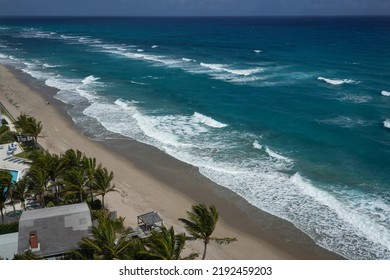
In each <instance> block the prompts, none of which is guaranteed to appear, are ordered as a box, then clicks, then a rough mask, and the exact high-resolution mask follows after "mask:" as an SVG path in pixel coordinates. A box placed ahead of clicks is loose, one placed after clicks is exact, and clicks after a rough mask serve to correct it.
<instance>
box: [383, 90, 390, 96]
mask: <svg viewBox="0 0 390 280" xmlns="http://www.w3.org/2000/svg"><path fill="white" fill-rule="evenodd" d="M381 94H382V95H383V96H390V92H389V91H385V90H382V92H381Z"/></svg>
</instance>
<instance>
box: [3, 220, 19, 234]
mask: <svg viewBox="0 0 390 280" xmlns="http://www.w3.org/2000/svg"><path fill="white" fill-rule="evenodd" d="M18 231H19V222H13V223H9V224H0V235H1V234H7V233H13V232H18Z"/></svg>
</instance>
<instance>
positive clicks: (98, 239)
mask: <svg viewBox="0 0 390 280" xmlns="http://www.w3.org/2000/svg"><path fill="white" fill-rule="evenodd" d="M98 220H99V225H98V226H93V227H92V228H91V229H90V236H89V237H83V238H82V240H81V242H80V243H79V247H80V249H79V253H78V254H74V253H73V255H76V256H78V257H80V255H81V256H82V255H85V254H80V253H81V252H84V253H87V254H88V255H89V256H90V257H93V259H102V260H115V259H117V260H119V259H122V260H125V259H132V258H133V257H132V256H133V249H132V247H133V246H134V245H135V243H136V241H134V240H132V239H131V238H130V237H129V235H128V234H129V231H128V230H126V229H125V228H124V226H123V220H124V219H111V218H109V217H107V216H105V215H104V214H101V215H100V216H99V219H98Z"/></svg>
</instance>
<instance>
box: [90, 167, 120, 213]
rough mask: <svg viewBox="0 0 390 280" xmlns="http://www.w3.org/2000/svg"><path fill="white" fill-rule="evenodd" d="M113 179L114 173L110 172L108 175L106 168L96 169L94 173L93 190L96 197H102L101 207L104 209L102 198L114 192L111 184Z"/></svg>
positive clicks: (113, 186) (114, 188) (114, 189)
mask: <svg viewBox="0 0 390 280" xmlns="http://www.w3.org/2000/svg"><path fill="white" fill-rule="evenodd" d="M113 179H114V173H113V172H112V171H111V172H110V173H108V170H107V168H105V167H104V168H98V169H97V170H96V173H95V179H94V181H93V189H94V191H95V193H96V194H97V195H101V196H102V206H103V208H104V196H105V195H106V194H107V193H109V192H114V191H116V187H115V185H112V184H111V182H112V180H113Z"/></svg>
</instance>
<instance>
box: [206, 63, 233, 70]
mask: <svg viewBox="0 0 390 280" xmlns="http://www.w3.org/2000/svg"><path fill="white" fill-rule="evenodd" d="M200 66H202V67H205V68H209V69H212V70H217V71H221V70H223V69H224V67H226V66H227V65H225V64H211V63H203V62H201V63H200Z"/></svg>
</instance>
